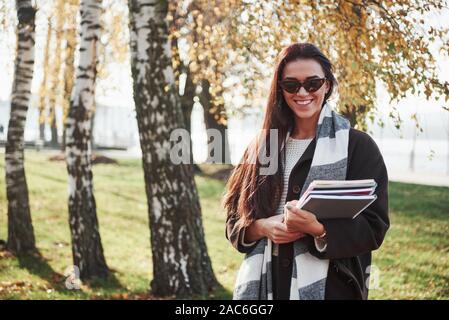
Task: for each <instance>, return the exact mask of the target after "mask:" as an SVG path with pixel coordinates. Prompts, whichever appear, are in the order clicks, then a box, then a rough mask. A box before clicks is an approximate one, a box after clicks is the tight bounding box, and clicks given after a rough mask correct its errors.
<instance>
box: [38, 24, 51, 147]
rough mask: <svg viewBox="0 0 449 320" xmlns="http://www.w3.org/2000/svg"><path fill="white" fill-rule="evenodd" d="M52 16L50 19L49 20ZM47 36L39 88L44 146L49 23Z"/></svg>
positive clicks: (40, 118)
mask: <svg viewBox="0 0 449 320" xmlns="http://www.w3.org/2000/svg"><path fill="white" fill-rule="evenodd" d="M50 19H51V16H50V17H49V20H50ZM47 27H48V28H47V36H46V38H45V46H44V60H43V62H42V69H43V70H42V73H43V76H42V82H41V86H40V88H39V139H40V140H42V143H43V145H45V123H46V122H47V115H46V113H47V105H48V96H47V75H48V73H49V68H48V65H49V61H50V55H49V51H50V40H51V25H50V23H48V25H47Z"/></svg>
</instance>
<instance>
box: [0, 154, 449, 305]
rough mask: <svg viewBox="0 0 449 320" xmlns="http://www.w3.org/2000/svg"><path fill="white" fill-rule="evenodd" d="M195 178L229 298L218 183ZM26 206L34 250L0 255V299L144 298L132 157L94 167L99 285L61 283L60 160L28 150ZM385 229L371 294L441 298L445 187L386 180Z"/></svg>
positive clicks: (234, 263) (64, 253)
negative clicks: (102, 272) (102, 262)
mask: <svg viewBox="0 0 449 320" xmlns="http://www.w3.org/2000/svg"><path fill="white" fill-rule="evenodd" d="M3 158H4V157H3V156H2V157H0V239H6V235H7V230H6V225H7V218H6V215H7V202H6V195H5V181H4V159H3ZM203 169H205V170H206V172H207V173H208V174H206V175H202V176H197V177H196V182H197V186H198V189H199V194H200V199H201V206H202V210H203V218H204V227H205V232H206V241H207V245H208V248H209V254H210V256H211V259H212V263H213V268H214V271H215V274H216V276H217V278H218V280H219V282H220V283H221V284H222V286H223V287H222V288H220V289H218V290H217V292H215V294H214V295H213V296H211V297H210V298H224V299H230V298H231V292H232V287H233V283H234V281H235V277H236V274H237V270H238V267H239V266H240V263H241V261H242V259H243V256H242V255H241V254H239V253H238V252H236V251H235V250H234V249H233V248H232V247H231V245H230V244H229V243H228V242H227V240H226V239H225V237H224V221H225V216H224V212H223V210H222V209H221V207H220V200H221V196H222V193H223V190H224V181H223V180H222V179H217V178H216V177H219V175H213V174H211V173H213V171H214V168H211V167H203ZM26 174H27V179H28V186H29V192H30V202H31V212H32V217H33V225H34V229H35V235H36V239H37V246H38V248H39V250H40V256H35V257H28V258H17V257H14V256H11V255H10V254H9V253H8V252H6V251H0V299H11V298H12V299H14V298H19V299H34V298H37V299H74V298H76V299H79V298H81V299H86V298H93V299H96V298H97V299H104V298H117V299H123V298H148V297H150V298H151V296H148V295H147V289H148V285H149V281H150V280H151V277H152V263H151V250H150V241H149V236H150V235H149V228H148V218H147V208H146V197H145V192H144V185H143V174H142V169H141V164H140V161H139V160H121V161H119V164H118V165H103V164H100V165H96V166H94V187H95V196H96V200H97V210H98V217H99V222H100V232H101V237H102V242H103V246H104V251H105V256H106V259H107V263H108V265H109V267H110V268H111V269H112V270H113V271H114V272H113V275H114V276H113V277H112V278H111V279H109V280H107V281H97V282H95V283H92V284H90V285H89V286H87V285H83V286H82V288H81V290H68V289H66V288H65V286H64V280H65V277H64V273H65V271H66V269H67V268H68V267H69V266H70V265H71V261H72V259H71V250H70V235H69V228H68V222H67V201H66V200H67V183H66V169H65V164H64V163H63V162H50V161H48V160H47V156H46V155H45V154H39V153H36V152H28V153H27V154H26ZM390 207H391V211H390V212H391V222H392V227H391V229H390V231H389V232H388V234H387V237H386V239H385V242H384V244H383V246H382V247H381V249H380V250H378V251H377V252H375V253H374V261H373V263H374V264H375V265H376V266H377V268H378V269H379V275H380V277H379V280H380V282H379V289H378V290H372V291H371V294H370V298H371V299H448V298H449V237H448V236H447V235H448V233H449V188H438V187H425V186H418V185H411V184H400V183H391V184H390Z"/></svg>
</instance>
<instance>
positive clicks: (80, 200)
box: [66, 0, 109, 280]
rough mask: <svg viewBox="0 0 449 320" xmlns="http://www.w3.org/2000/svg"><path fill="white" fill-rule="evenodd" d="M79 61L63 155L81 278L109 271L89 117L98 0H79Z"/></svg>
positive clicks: (89, 277)
mask: <svg viewBox="0 0 449 320" xmlns="http://www.w3.org/2000/svg"><path fill="white" fill-rule="evenodd" d="M80 13H81V30H80V41H81V43H80V49H79V50H80V52H79V65H78V67H77V69H76V72H75V77H76V78H75V84H74V87H73V91H72V97H71V101H70V110H69V114H68V118H67V121H66V159H67V171H68V179H69V188H68V189H69V224H70V232H71V236H72V254H73V260H74V265H75V266H77V267H78V268H79V270H80V277H81V279H82V280H85V279H91V278H93V277H106V276H107V275H108V273H109V270H108V267H107V265H106V261H105V258H104V254H103V247H102V244H101V239H100V233H99V227H98V220H97V212H96V204H95V198H94V194H93V181H92V180H93V179H92V178H93V177H92V167H91V149H90V140H91V130H90V128H91V118H92V113H93V110H94V100H95V79H96V74H97V42H98V40H99V37H100V13H101V1H100V0H82V1H81V3H80Z"/></svg>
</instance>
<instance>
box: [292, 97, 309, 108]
mask: <svg viewBox="0 0 449 320" xmlns="http://www.w3.org/2000/svg"><path fill="white" fill-rule="evenodd" d="M293 101H295V104H296V105H297V106H299V107H307V106H308V105H309V104H310V103H311V102H312V101H313V99H305V100H293Z"/></svg>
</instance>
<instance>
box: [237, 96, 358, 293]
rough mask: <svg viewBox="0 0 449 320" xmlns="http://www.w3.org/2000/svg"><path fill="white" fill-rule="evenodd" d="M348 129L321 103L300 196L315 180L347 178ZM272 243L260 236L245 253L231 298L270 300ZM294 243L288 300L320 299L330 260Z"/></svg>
mask: <svg viewBox="0 0 449 320" xmlns="http://www.w3.org/2000/svg"><path fill="white" fill-rule="evenodd" d="M349 129H350V123H349V121H348V120H347V119H346V118H344V117H343V116H341V115H339V114H338V113H336V112H335V111H334V110H332V108H331V106H330V105H329V104H328V103H326V104H324V106H323V107H322V109H321V111H320V117H319V119H318V126H317V131H316V146H315V153H314V155H313V159H312V164H311V167H310V170H309V173H308V176H307V178H306V181H305V183H304V186H303V188H302V190H301V194H300V196H302V194H303V193H304V191H305V190H306V189H307V187H308V186H309V184H310V183H311V182H312V181H314V180H345V179H346V167H347V156H348V142H349ZM287 138H288V136H287ZM284 145H285V142H284ZM298 160H299V159H298ZM272 245H273V244H272V242H271V240H270V239H268V238H262V239H261V240H260V241H259V242H258V243H257V246H256V247H255V248H254V249H253V250H252V251H251V252H249V253H247V254H246V256H245V259H244V260H243V263H242V265H241V266H240V269H239V271H238V274H237V280H236V283H235V286H234V294H233V299H234V300H242V299H246V300H272V299H273V286H272V283H273V281H272V270H271V256H272ZM293 246H294V253H293V254H294V263H293V270H292V281H291V286H290V299H291V300H323V299H324V294H325V292H324V291H325V287H326V278H327V271H328V268H329V260H327V259H318V258H316V257H314V256H313V255H311V254H310V253H309V252H308V249H307V246H306V243H305V239H304V238H302V239H298V240H296V241H295V242H294V245H293Z"/></svg>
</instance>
